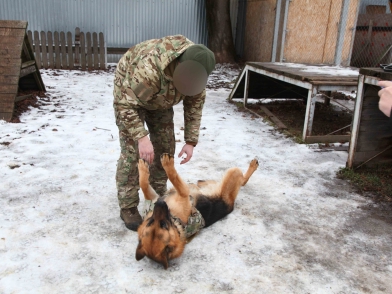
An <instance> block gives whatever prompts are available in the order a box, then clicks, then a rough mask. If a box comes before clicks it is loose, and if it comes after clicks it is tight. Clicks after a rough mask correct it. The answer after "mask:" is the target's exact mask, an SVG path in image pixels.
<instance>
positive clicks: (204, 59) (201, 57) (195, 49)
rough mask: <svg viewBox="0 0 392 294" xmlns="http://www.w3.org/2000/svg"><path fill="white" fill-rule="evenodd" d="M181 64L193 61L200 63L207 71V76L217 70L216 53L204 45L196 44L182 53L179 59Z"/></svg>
mask: <svg viewBox="0 0 392 294" xmlns="http://www.w3.org/2000/svg"><path fill="white" fill-rule="evenodd" d="M178 60H179V61H180V62H184V61H187V60H193V61H197V62H198V63H200V64H201V65H202V66H203V67H204V68H205V69H206V71H207V75H210V73H211V72H212V71H213V70H214V68H215V56H214V53H213V52H212V51H211V50H210V49H208V48H207V47H206V46H204V45H202V44H195V45H192V46H190V47H189V48H188V49H186V50H185V51H184V53H182V55H181V56H180V57H179V58H178Z"/></svg>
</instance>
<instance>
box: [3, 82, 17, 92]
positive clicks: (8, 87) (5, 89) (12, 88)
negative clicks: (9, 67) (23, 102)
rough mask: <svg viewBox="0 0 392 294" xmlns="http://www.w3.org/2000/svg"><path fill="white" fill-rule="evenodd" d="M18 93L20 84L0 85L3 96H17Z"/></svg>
mask: <svg viewBox="0 0 392 294" xmlns="http://www.w3.org/2000/svg"><path fill="white" fill-rule="evenodd" d="M17 92H18V84H8V85H1V84H0V93H2V94H16V93H17Z"/></svg>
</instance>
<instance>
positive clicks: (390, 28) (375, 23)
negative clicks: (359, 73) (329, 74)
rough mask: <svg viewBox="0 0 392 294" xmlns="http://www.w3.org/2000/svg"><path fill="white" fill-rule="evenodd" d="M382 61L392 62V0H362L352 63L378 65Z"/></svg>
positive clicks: (359, 65)
mask: <svg viewBox="0 0 392 294" xmlns="http://www.w3.org/2000/svg"><path fill="white" fill-rule="evenodd" d="M381 63H388V64H389V63H392V14H391V1H388V0H362V1H361V3H360V7H359V14H358V20H357V23H356V27H355V39H354V43H353V47H352V56H351V63H350V64H351V65H352V66H355V67H377V66H378V65H379V64H381Z"/></svg>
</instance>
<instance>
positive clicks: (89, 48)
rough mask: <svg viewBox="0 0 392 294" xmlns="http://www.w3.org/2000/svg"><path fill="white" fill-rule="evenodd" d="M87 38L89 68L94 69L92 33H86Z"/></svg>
mask: <svg viewBox="0 0 392 294" xmlns="http://www.w3.org/2000/svg"><path fill="white" fill-rule="evenodd" d="M86 39H87V42H86V43H87V65H88V66H87V69H88V70H92V69H93V54H92V51H91V33H90V32H88V33H87V34H86Z"/></svg>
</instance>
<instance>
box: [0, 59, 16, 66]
mask: <svg viewBox="0 0 392 294" xmlns="http://www.w3.org/2000/svg"><path fill="white" fill-rule="evenodd" d="M15 64H20V57H18V58H11V57H7V58H1V59H0V66H15Z"/></svg>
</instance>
